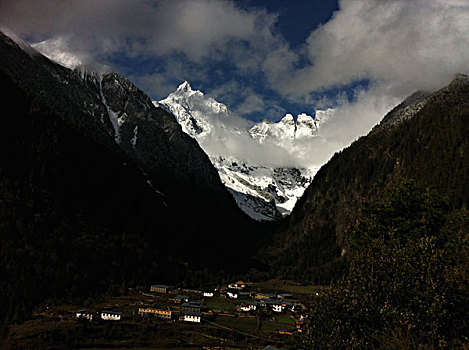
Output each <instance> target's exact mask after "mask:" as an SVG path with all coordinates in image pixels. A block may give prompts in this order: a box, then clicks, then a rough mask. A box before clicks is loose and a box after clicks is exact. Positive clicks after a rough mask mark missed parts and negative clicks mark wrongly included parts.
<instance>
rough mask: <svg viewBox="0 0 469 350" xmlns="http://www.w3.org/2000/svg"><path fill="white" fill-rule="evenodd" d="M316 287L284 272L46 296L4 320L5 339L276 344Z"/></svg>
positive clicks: (111, 344)
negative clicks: (28, 312)
mask: <svg viewBox="0 0 469 350" xmlns="http://www.w3.org/2000/svg"><path fill="white" fill-rule="evenodd" d="M318 288H322V287H318V286H313V285H301V284H298V283H296V282H293V281H284V280H270V281H265V282H255V283H249V282H243V281H236V282H233V283H229V284H228V283H227V284H226V285H219V286H213V287H211V288H206V289H198V290H196V289H190V288H186V287H177V286H176V287H175V286H168V285H163V284H154V285H147V286H137V287H131V288H129V287H127V288H125V289H124V288H120V290H119V291H118V292H115V293H113V294H109V295H101V296H98V297H95V298H89V299H87V300H85V301H83V300H82V301H81V302H79V303H69V302H65V303H60V302H59V303H53V304H45V305H43V306H41V307H39V308H38V309H37V310H35V311H34V312H33V315H32V318H31V319H29V320H26V321H25V322H24V323H22V324H18V325H15V326H12V327H11V329H10V333H11V342H12V343H21V344H23V345H24V347H25V348H28V346H30V345H31V346H32V344H33V343H34V344H37V343H38V341H39V342H40V344H41V346H43V348H51V349H63V348H74V349H85V348H86V349H113V348H131V349H136V348H142V349H174V350H176V349H271V350H272V349H282V348H284V347H285V346H286V344H287V343H288V342H290V341H291V340H292V339H293V336H294V335H295V334H296V335H299V334H300V333H301V332H302V328H303V324H304V321H305V319H306V318H307V313H308V307H307V305H309V304H310V301H311V298H315V297H317V296H318V295H319V294H318V292H319V293H321V289H318ZM264 291H266V292H264ZM38 339H39V340H38Z"/></svg>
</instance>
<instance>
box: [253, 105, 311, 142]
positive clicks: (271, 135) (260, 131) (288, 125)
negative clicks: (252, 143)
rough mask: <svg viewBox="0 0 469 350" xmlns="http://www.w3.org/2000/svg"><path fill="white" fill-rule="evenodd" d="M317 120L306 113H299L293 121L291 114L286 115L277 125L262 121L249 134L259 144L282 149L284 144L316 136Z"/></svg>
mask: <svg viewBox="0 0 469 350" xmlns="http://www.w3.org/2000/svg"><path fill="white" fill-rule="evenodd" d="M318 130H319V120H316V119H315V118H313V117H312V116H310V115H307V114H306V113H301V114H299V115H298V116H297V119H296V121H295V119H294V117H293V115H292V114H286V115H285V116H284V117H283V118H282V119H281V120H280V121H279V122H278V123H272V122H269V121H262V122H261V123H258V124H256V125H254V126H253V127H252V128H251V129H250V130H249V133H250V134H251V136H252V137H253V138H255V139H257V140H259V142H265V141H270V142H274V143H275V144H278V145H280V146H283V147H287V145H286V144H285V143H292V142H294V141H295V140H299V139H303V138H308V137H314V136H316V135H317V134H318Z"/></svg>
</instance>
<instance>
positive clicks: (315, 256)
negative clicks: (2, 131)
mask: <svg viewBox="0 0 469 350" xmlns="http://www.w3.org/2000/svg"><path fill="white" fill-rule="evenodd" d="M468 169H469V79H468V77H466V76H464V75H460V76H458V77H456V78H455V79H454V80H453V81H452V82H451V83H450V84H449V85H448V86H447V87H445V88H443V89H441V90H439V91H437V92H435V93H432V94H429V93H416V94H414V95H412V96H411V97H409V98H408V99H407V100H406V101H404V102H403V103H402V104H401V105H399V106H397V107H396V108H395V109H394V110H392V111H391V112H390V113H389V114H388V115H387V116H386V117H385V118H384V119H383V121H382V122H381V123H380V125H378V126H376V127H375V128H374V129H373V130H372V131H371V132H370V133H369V134H368V135H367V136H365V137H362V138H360V139H359V140H357V141H356V142H354V143H353V144H352V145H351V146H350V147H348V148H346V149H344V150H343V151H341V152H339V153H337V154H335V155H334V156H333V157H332V159H331V160H330V161H329V162H328V163H327V164H326V165H325V166H323V167H322V168H321V169H320V170H319V172H318V173H317V175H316V177H315V178H314V180H313V182H312V184H311V185H310V187H309V188H308V189H307V191H306V192H305V194H304V195H303V197H302V198H301V200H300V201H299V202H298V203H297V205H296V207H295V209H294V211H293V212H292V215H291V216H290V217H289V218H288V219H287V220H285V221H284V222H283V223H281V225H280V226H281V227H280V229H279V231H280V232H279V233H278V235H277V238H276V241H275V242H274V243H273V244H272V245H271V246H269V247H268V248H267V249H265V250H264V251H263V253H262V254H261V255H263V257H264V258H265V261H266V262H268V263H270V266H271V268H272V270H273V271H277V272H279V273H280V274H281V275H283V276H288V277H290V278H291V277H296V278H305V279H310V278H311V276H314V277H315V279H316V281H320V280H321V279H322V280H323V281H325V280H327V279H328V278H330V276H331V275H333V274H334V268H335V265H334V264H331V262H333V261H336V260H337V258H338V257H339V256H340V255H341V254H344V253H345V252H346V250H347V247H346V243H345V239H344V232H345V228H346V226H348V225H350V224H351V223H352V222H353V220H354V218H355V217H356V216H357V214H358V208H359V206H360V203H361V200H362V199H364V198H373V197H376V196H378V195H380V193H381V192H382V191H383V189H385V188H386V187H389V186H392V185H394V184H396V183H399V182H400V181H402V180H403V179H415V180H417V181H419V182H420V183H421V184H422V185H423V186H426V187H429V188H432V189H435V190H437V191H438V192H439V194H440V195H441V196H443V197H444V198H445V199H446V200H447V201H448V203H449V204H450V205H451V207H452V208H453V209H457V208H462V207H467V205H468V204H469V174H468Z"/></svg>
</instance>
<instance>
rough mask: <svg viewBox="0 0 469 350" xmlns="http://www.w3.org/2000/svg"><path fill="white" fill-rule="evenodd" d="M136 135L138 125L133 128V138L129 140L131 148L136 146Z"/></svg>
mask: <svg viewBox="0 0 469 350" xmlns="http://www.w3.org/2000/svg"><path fill="white" fill-rule="evenodd" d="M137 133H138V125H135V128H134V136H133V137H132V139H131V140H130V143H131V144H132V147H133V148H135V145H136V144H137Z"/></svg>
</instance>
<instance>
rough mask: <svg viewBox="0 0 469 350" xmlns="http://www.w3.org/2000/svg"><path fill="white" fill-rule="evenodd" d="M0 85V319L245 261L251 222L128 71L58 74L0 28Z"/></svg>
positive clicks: (254, 237)
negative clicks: (49, 304)
mask: <svg viewBox="0 0 469 350" xmlns="http://www.w3.org/2000/svg"><path fill="white" fill-rule="evenodd" d="M20 44H21V43H20ZM0 86H1V87H2V94H3V105H2V107H3V113H2V115H1V123H2V127H1V128H0V146H1V147H0V241H1V242H2V245H1V246H0V275H1V276H2V280H3V283H2V289H1V292H0V309H1V310H2V311H3V312H2V315H1V319H6V320H8V321H11V320H21V319H22V318H23V317H25V316H26V315H28V313H30V312H31V310H32V308H33V307H34V306H35V305H37V303H40V302H43V301H45V300H52V301H53V300H56V299H62V298H68V299H72V300H75V299H76V298H78V299H81V298H85V297H87V296H90V295H96V294H98V293H102V292H105V291H108V292H113V291H116V290H117V289H118V288H126V286H132V285H136V284H141V283H146V284H148V283H155V282H156V281H161V282H166V283H175V282H180V283H184V281H186V282H187V281H191V282H192V284H196V283H197V281H199V282H200V280H201V278H211V275H209V273H208V271H215V272H213V273H217V272H216V271H221V270H229V271H232V272H235V271H239V270H244V269H245V268H246V267H247V266H249V265H250V260H249V256H250V255H251V254H252V252H253V251H254V250H255V249H257V246H258V244H259V243H260V241H259V240H258V239H260V238H261V237H262V236H261V235H260V232H259V227H258V226H256V223H255V222H252V221H251V220H250V219H249V218H248V217H247V216H246V215H244V214H243V213H242V212H241V211H240V210H239V208H238V207H237V206H236V204H235V202H234V200H233V199H232V197H231V196H230V194H229V193H228V192H227V190H226V188H225V187H224V186H223V185H222V183H221V181H220V179H219V177H218V174H217V172H216V170H215V169H214V168H213V167H212V165H211V163H210V160H209V159H208V157H207V156H206V155H205V154H204V152H203V151H202V150H201V148H200V147H199V146H198V144H197V142H196V141H195V140H193V139H191V138H190V137H189V136H187V135H186V134H185V133H183V132H182V130H181V127H180V126H179V124H178V123H177V122H176V121H175V120H174V118H173V116H171V115H170V114H168V113H167V112H166V111H164V110H162V109H158V108H155V107H154V106H153V105H152V103H151V101H150V99H149V98H148V96H146V95H145V94H144V93H143V92H142V91H140V90H138V89H137V88H136V87H135V86H133V84H131V83H130V82H129V81H128V80H126V79H124V78H122V77H119V76H118V75H116V74H114V73H101V74H98V73H84V72H81V73H80V72H76V71H72V70H69V69H67V68H64V67H62V66H60V65H58V64H56V63H53V62H51V61H50V60H48V59H47V58H45V57H44V56H42V55H40V54H39V53H37V52H36V51H34V50H32V49H31V48H29V47H27V46H26V45H25V44H22V45H21V46H19V45H18V44H17V43H16V42H15V41H13V40H11V39H10V38H8V37H6V36H4V35H3V34H1V33H0ZM258 233H259V234H258ZM248 237H249V242H250V245H249V247H247V249H243V250H240V249H239V247H238V245H237V244H236V243H239V242H240V241H243V240H247V239H248ZM235 257H236V259H235ZM199 269H206V273H204V274H203V275H200V274H197V273H196V270H199Z"/></svg>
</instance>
